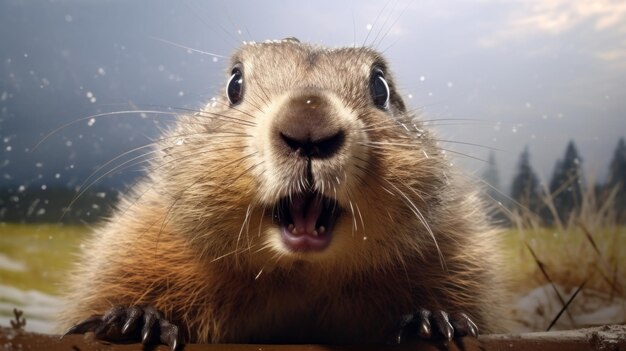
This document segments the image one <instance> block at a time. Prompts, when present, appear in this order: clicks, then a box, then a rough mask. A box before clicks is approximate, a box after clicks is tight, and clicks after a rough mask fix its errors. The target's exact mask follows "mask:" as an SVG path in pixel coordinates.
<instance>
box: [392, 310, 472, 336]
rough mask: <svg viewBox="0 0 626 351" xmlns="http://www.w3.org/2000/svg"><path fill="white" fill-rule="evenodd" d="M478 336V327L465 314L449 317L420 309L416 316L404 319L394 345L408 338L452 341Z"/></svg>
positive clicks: (406, 316)
mask: <svg viewBox="0 0 626 351" xmlns="http://www.w3.org/2000/svg"><path fill="white" fill-rule="evenodd" d="M467 335H470V336H473V337H477V336H478V327H477V326H476V324H474V322H472V320H471V319H470V318H469V317H468V316H467V315H466V314H465V313H455V314H453V315H451V316H449V315H448V314H447V313H446V312H444V311H435V312H432V313H431V312H430V311H429V310H426V309H420V310H419V311H418V312H417V313H415V314H409V315H405V316H403V317H402V319H401V320H400V323H399V324H398V328H397V329H396V332H395V333H394V334H393V338H392V341H393V343H402V342H403V341H404V338H405V337H406V336H408V337H411V336H417V337H419V338H421V339H427V340H428V339H444V340H452V339H453V338H455V337H463V336H467Z"/></svg>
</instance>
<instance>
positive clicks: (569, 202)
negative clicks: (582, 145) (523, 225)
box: [550, 141, 583, 222]
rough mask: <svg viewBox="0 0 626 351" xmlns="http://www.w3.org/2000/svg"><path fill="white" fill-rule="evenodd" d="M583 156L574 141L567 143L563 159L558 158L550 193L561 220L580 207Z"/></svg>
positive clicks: (567, 218) (564, 219)
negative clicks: (581, 156) (579, 153)
mask: <svg viewBox="0 0 626 351" xmlns="http://www.w3.org/2000/svg"><path fill="white" fill-rule="evenodd" d="M581 164H582V161H581V158H580V156H579V155H578V151H577V150H576V145H575V144H574V142H573V141H570V142H569V143H568V144H567V148H566V149H565V156H564V158H563V160H558V161H557V163H556V166H555V167H554V174H553V175H552V180H551V181H550V194H551V195H552V200H553V202H554V207H555V208H556V212H557V215H558V216H559V219H560V220H561V222H567V221H568V220H569V217H570V216H571V215H572V213H573V212H575V211H576V210H577V209H579V208H580V205H581V201H582V194H583V189H582V169H581Z"/></svg>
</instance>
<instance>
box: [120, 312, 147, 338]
mask: <svg viewBox="0 0 626 351" xmlns="http://www.w3.org/2000/svg"><path fill="white" fill-rule="evenodd" d="M142 316H143V310H142V309H141V308H139V307H137V306H133V307H131V308H129V309H128V318H127V320H126V323H124V326H123V327H122V334H123V335H127V334H128V333H129V331H131V330H136V329H137V323H138V322H139V319H140V318H141V317H142Z"/></svg>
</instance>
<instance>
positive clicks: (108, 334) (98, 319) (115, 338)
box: [63, 306, 180, 351]
mask: <svg viewBox="0 0 626 351" xmlns="http://www.w3.org/2000/svg"><path fill="white" fill-rule="evenodd" d="M86 332H93V333H94V334H95V335H96V338H98V339H100V340H106V341H110V342H129V341H130V342H141V343H143V344H144V345H146V344H158V343H162V344H166V345H168V346H169V347H170V349H171V350H172V351H175V350H176V348H177V347H178V346H179V344H180V339H179V330H178V327H177V326H175V325H173V324H172V323H170V322H169V321H168V320H167V319H165V316H163V314H162V313H161V312H160V311H158V310H156V309H155V308H153V307H151V306H146V307H139V306H133V307H121V306H117V307H114V308H112V309H110V310H109V311H107V312H106V313H105V314H104V315H95V316H91V317H89V318H87V319H85V320H84V321H82V322H80V323H78V324H76V325H75V326H73V327H71V328H70V329H68V331H67V332H66V333H65V334H64V335H63V336H65V335H68V334H83V333H86Z"/></svg>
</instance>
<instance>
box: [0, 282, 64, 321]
mask: <svg viewBox="0 0 626 351" xmlns="http://www.w3.org/2000/svg"><path fill="white" fill-rule="evenodd" d="M60 305H61V300H60V299H59V298H58V297H55V296H52V295H48V294H44V293H42V292H39V291H35V290H20V289H17V288H15V287H12V286H8V285H3V284H0V325H2V326H10V325H11V324H10V320H12V319H14V316H13V309H14V308H18V309H20V310H22V311H24V317H25V318H26V327H25V328H26V330H28V331H33V332H42V333H50V332H53V331H54V321H55V318H56V317H57V316H58V313H59V311H60Z"/></svg>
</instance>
